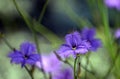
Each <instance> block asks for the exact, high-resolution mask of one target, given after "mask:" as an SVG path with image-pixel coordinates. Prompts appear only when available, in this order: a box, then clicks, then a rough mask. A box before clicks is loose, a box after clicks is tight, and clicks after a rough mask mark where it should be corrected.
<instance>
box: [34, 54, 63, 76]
mask: <svg viewBox="0 0 120 79" xmlns="http://www.w3.org/2000/svg"><path fill="white" fill-rule="evenodd" d="M42 65H43V69H44V70H45V72H47V73H51V74H53V73H54V72H55V71H59V69H60V68H61V62H60V61H59V60H58V58H57V57H56V55H55V54H54V53H52V54H48V55H42ZM36 66H37V67H38V68H40V69H41V67H42V66H41V62H40V61H37V62H36Z"/></svg>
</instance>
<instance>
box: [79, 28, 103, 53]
mask: <svg viewBox="0 0 120 79" xmlns="http://www.w3.org/2000/svg"><path fill="white" fill-rule="evenodd" d="M95 34H96V31H95V29H89V28H84V29H83V30H82V32H81V36H82V40H84V41H86V43H88V44H89V45H90V46H89V47H87V48H88V49H89V50H90V51H96V50H97V49H98V48H99V47H101V41H100V39H97V38H95Z"/></svg>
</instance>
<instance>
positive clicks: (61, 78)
mask: <svg viewBox="0 0 120 79" xmlns="http://www.w3.org/2000/svg"><path fill="white" fill-rule="evenodd" d="M52 79H74V78H73V71H72V69H71V68H65V69H62V70H60V71H59V72H58V73H57V75H54V76H52Z"/></svg>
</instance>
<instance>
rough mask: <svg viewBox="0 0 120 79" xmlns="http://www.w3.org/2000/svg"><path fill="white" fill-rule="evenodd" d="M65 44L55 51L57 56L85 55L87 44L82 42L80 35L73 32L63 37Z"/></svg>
mask: <svg viewBox="0 0 120 79" xmlns="http://www.w3.org/2000/svg"><path fill="white" fill-rule="evenodd" d="M65 40H66V41H65V43H64V44H62V45H61V47H60V48H59V49H58V50H57V53H58V54H59V55H63V56H65V57H68V56H69V55H70V54H72V55H74V56H76V54H85V53H86V52H88V49H87V47H89V44H88V43H86V41H82V39H81V36H80V33H79V32H77V31H75V32H73V33H71V34H67V35H66V36H65Z"/></svg>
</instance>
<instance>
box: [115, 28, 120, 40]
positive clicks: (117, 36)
mask: <svg viewBox="0 0 120 79" xmlns="http://www.w3.org/2000/svg"><path fill="white" fill-rule="evenodd" d="M115 38H120V29H117V30H116V32H115Z"/></svg>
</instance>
